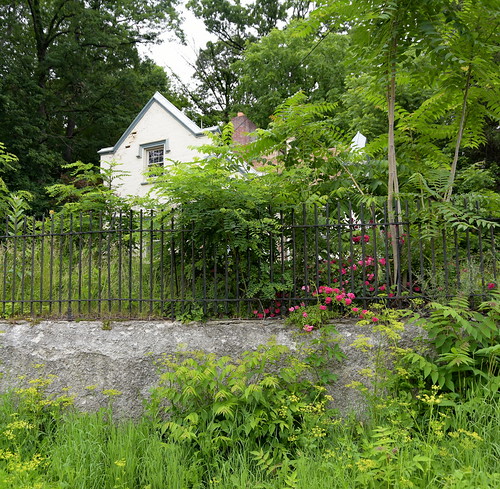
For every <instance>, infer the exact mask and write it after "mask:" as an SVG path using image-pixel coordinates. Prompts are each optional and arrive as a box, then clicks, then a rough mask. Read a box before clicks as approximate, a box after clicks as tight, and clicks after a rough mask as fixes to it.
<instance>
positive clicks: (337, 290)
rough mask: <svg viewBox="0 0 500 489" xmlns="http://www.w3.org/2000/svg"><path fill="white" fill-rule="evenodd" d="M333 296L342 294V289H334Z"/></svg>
mask: <svg viewBox="0 0 500 489" xmlns="http://www.w3.org/2000/svg"><path fill="white" fill-rule="evenodd" d="M332 294H340V289H337V288H335V289H332Z"/></svg>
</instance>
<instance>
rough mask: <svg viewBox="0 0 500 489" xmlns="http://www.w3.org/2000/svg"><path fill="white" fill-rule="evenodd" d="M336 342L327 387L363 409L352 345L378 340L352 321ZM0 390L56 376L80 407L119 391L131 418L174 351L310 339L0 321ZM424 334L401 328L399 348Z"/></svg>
mask: <svg viewBox="0 0 500 489" xmlns="http://www.w3.org/2000/svg"><path fill="white" fill-rule="evenodd" d="M337 327H338V331H339V334H340V341H341V348H342V350H343V351H344V352H345V353H346V355H347V360H345V361H344V362H342V363H339V364H336V365H334V366H333V369H334V370H335V372H336V373H337V374H338V376H339V378H338V381H337V382H336V384H335V385H333V386H331V388H330V389H329V390H330V391H331V392H330V393H331V395H332V396H333V397H334V399H335V404H336V407H338V408H339V409H340V410H341V412H343V413H347V412H349V411H355V412H358V413H359V412H362V411H363V409H364V403H363V399H362V398H361V397H360V395H359V394H358V393H357V392H356V391H354V390H353V389H352V388H347V387H346V384H349V383H351V382H352V381H354V380H362V379H361V378H360V374H359V371H360V370H362V369H365V368H367V367H369V366H370V365H371V361H372V360H371V359H372V354H371V353H364V352H362V351H360V350H359V349H356V348H354V347H353V346H351V344H352V342H353V341H354V340H355V339H356V338H357V337H358V336H359V335H364V336H368V337H369V338H370V339H369V342H370V343H371V344H372V345H374V347H375V348H384V347H385V345H384V344H383V341H382V339H381V338H380V337H379V336H378V335H376V334H373V333H372V332H370V330H369V329H368V328H366V327H360V326H357V325H356V324H355V323H354V322H353V321H339V322H338V323H337ZM0 331H1V334H0V373H1V374H3V375H2V378H1V379H0V390H2V391H5V390H7V389H9V388H12V387H14V386H20V385H23V382H24V383H25V382H26V379H24V380H20V379H19V376H26V377H27V378H40V377H46V376H47V375H55V376H56V377H55V381H54V383H53V384H52V386H51V387H50V389H51V390H52V391H53V392H60V389H62V388H68V392H69V394H73V395H75V396H76V400H75V404H76V406H77V407H78V408H79V409H81V410H96V409H98V408H99V407H101V406H103V405H105V404H106V403H107V402H108V398H107V397H106V396H105V395H103V394H102V391H103V390H106V389H116V390H118V391H121V392H122V394H121V395H120V396H118V397H116V398H115V400H114V408H115V411H116V413H117V414H118V415H120V416H127V417H128V416H130V417H135V416H137V415H139V414H140V413H141V411H142V405H143V400H144V399H145V398H147V396H148V394H149V390H150V388H151V387H153V386H154V385H155V383H156V381H157V379H158V372H157V367H156V366H155V359H158V358H160V357H161V355H162V354H165V353H173V352H176V351H179V350H187V351H195V350H196V351H197V350H201V351H205V352H207V353H215V354H217V355H221V356H222V355H230V356H238V355H241V354H242V353H243V352H245V351H249V350H254V349H256V348H257V347H258V346H259V345H262V344H266V343H267V342H268V341H269V340H270V339H272V338H275V340H276V342H277V343H278V344H282V345H286V346H288V347H289V348H290V349H291V350H292V351H297V350H298V348H299V344H300V343H303V342H304V341H307V339H311V338H313V337H314V335H315V333H312V334H307V335H306V334H301V335H300V334H297V332H296V331H295V330H293V329H292V328H290V327H288V326H285V325H284V324H283V322H281V321H277V320H275V321H272V320H269V321H252V320H251V321H211V322H208V323H191V324H181V323H178V322H171V321H124V322H122V321H119V322H118V321H117V322H108V321H104V322H103V321H78V322H77V321H74V322H68V321H42V322H39V323H30V322H25V321H23V322H6V321H4V322H0ZM419 334H421V332H420V331H419V330H418V329H416V328H415V327H413V326H411V327H408V326H407V328H406V331H405V334H404V335H403V339H402V346H405V345H408V344H411V343H412V342H413V341H414V338H415V337H416V336H418V335H419Z"/></svg>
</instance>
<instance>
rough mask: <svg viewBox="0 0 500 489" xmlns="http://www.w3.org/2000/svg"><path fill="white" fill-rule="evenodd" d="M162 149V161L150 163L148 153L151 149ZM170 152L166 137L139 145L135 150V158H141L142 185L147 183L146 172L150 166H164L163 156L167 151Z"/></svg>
mask: <svg viewBox="0 0 500 489" xmlns="http://www.w3.org/2000/svg"><path fill="white" fill-rule="evenodd" d="M160 149H161V150H163V162H162V163H161V164H160V163H157V164H150V163H149V155H150V152H151V151H157V150H160ZM169 152H170V148H169V144H168V139H161V140H159V141H151V142H149V143H143V144H140V145H139V150H138V152H137V158H138V159H142V166H143V175H144V182H143V185H147V184H148V183H150V182H148V181H147V178H148V176H147V173H148V171H149V170H150V169H151V168H154V167H162V168H164V167H165V158H166V155H167V153H169Z"/></svg>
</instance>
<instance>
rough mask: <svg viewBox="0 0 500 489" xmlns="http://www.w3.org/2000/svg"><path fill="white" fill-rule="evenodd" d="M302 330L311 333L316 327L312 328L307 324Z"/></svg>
mask: <svg viewBox="0 0 500 489" xmlns="http://www.w3.org/2000/svg"><path fill="white" fill-rule="evenodd" d="M302 329H303V330H304V331H307V332H308V333H310V332H311V331H312V330H313V329H314V326H311V325H310V324H306V325H305V326H304V327H303V328H302Z"/></svg>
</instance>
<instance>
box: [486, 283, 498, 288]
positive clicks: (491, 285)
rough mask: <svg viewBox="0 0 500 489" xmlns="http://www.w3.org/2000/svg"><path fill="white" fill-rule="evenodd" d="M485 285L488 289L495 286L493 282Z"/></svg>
mask: <svg viewBox="0 0 500 489" xmlns="http://www.w3.org/2000/svg"><path fill="white" fill-rule="evenodd" d="M486 287H488V289H490V290H491V289H494V288H495V287H496V284H494V283H493V282H490V283H489V284H487V285H486Z"/></svg>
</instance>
